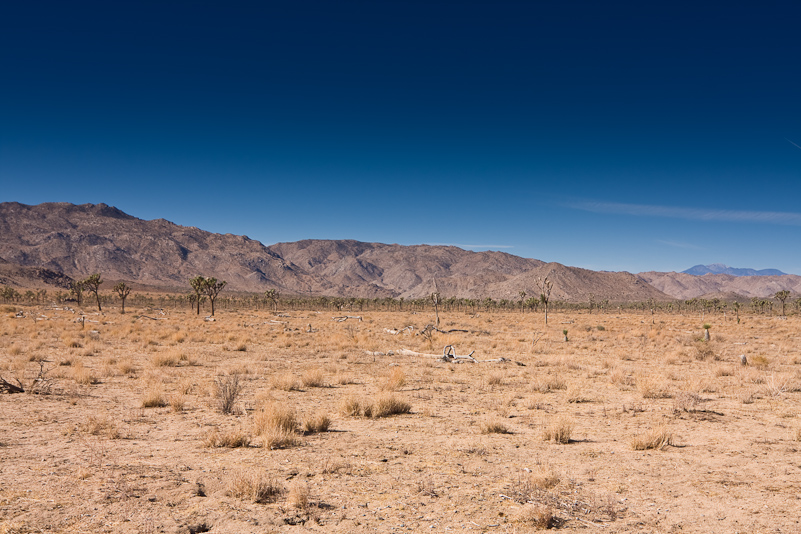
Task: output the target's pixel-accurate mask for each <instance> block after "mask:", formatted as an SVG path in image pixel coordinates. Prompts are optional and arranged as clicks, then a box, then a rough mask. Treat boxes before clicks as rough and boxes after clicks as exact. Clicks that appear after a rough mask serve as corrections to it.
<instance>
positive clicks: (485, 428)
mask: <svg viewBox="0 0 801 534" xmlns="http://www.w3.org/2000/svg"><path fill="white" fill-rule="evenodd" d="M481 433H482V434H511V433H512V432H511V431H510V430H509V428H507V426H506V425H505V424H503V423H502V422H501V421H498V420H494V421H484V422H483V423H481Z"/></svg>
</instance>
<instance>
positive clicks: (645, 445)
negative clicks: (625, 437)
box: [631, 426, 674, 451]
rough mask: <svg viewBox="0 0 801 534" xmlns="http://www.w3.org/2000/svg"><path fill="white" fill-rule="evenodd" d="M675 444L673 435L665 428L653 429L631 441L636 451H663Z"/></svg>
mask: <svg viewBox="0 0 801 534" xmlns="http://www.w3.org/2000/svg"><path fill="white" fill-rule="evenodd" d="M673 444H674V440H673V434H672V433H671V432H670V431H669V430H668V429H667V427H664V426H660V427H657V428H652V429H651V430H648V431H646V432H644V433H643V434H640V435H638V436H635V437H633V438H632V440H631V448H632V449H634V450H635V451H643V450H649V449H659V450H662V449H665V448H666V447H668V446H670V445H673Z"/></svg>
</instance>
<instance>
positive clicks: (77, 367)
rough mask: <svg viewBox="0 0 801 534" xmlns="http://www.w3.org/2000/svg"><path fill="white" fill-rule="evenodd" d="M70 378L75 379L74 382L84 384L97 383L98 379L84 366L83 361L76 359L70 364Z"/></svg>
mask: <svg viewBox="0 0 801 534" xmlns="http://www.w3.org/2000/svg"><path fill="white" fill-rule="evenodd" d="M71 374H72V379H73V380H75V382H76V383H78V384H81V385H84V386H91V385H93V384H99V383H100V379H99V378H98V377H97V375H96V374H95V373H94V372H93V371H92V370H90V369H87V368H86V367H84V365H83V363H82V362H80V361H78V362H76V363H74V364H73V365H72V373H71Z"/></svg>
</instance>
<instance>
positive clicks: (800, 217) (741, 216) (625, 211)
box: [568, 202, 801, 226]
mask: <svg viewBox="0 0 801 534" xmlns="http://www.w3.org/2000/svg"><path fill="white" fill-rule="evenodd" d="M568 206H569V207H571V208H573V209H577V210H582V211H590V212H593V213H610V214H615V215H634V216H638V217H668V218H671V219H688V220H694V221H725V222H755V223H765V224H783V225H789V226H801V213H793V212H785V211H745V210H719V209H706V208H681V207H676V206H651V205H646V204H621V203H614V202H574V203H571V204H568Z"/></svg>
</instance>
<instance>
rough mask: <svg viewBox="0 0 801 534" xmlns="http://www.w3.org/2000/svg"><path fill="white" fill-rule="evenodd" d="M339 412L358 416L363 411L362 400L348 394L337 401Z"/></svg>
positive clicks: (349, 415)
mask: <svg viewBox="0 0 801 534" xmlns="http://www.w3.org/2000/svg"><path fill="white" fill-rule="evenodd" d="M339 412H340V413H341V414H342V415H346V416H348V417H359V416H360V415H362V413H363V408H362V401H361V400H359V399H358V398H357V397H354V396H353V395H349V396H347V397H345V398H344V399H342V401H341V402H340V403H339Z"/></svg>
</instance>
